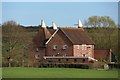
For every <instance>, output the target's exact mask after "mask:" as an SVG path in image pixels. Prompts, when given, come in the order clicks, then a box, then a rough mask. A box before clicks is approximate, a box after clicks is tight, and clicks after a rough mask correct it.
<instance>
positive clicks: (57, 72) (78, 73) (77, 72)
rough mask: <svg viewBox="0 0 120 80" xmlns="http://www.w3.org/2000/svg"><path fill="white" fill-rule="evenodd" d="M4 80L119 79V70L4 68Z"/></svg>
mask: <svg viewBox="0 0 120 80" xmlns="http://www.w3.org/2000/svg"><path fill="white" fill-rule="evenodd" d="M2 77H3V78H118V71H117V70H93V69H77V68H21V67H12V68H7V67H4V68H2Z"/></svg>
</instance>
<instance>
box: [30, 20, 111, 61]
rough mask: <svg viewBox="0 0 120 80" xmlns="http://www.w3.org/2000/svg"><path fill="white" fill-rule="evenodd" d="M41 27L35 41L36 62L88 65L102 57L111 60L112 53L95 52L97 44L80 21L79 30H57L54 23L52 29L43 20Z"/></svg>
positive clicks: (34, 57)
mask: <svg viewBox="0 0 120 80" xmlns="http://www.w3.org/2000/svg"><path fill="white" fill-rule="evenodd" d="M40 26H41V27H40V28H39V31H38V33H37V35H36V36H35V37H34V39H33V45H34V46H33V53H32V56H33V57H32V58H33V61H34V62H36V61H38V62H40V61H46V62H57V63H58V62H74V63H84V62H85V63H88V62H91V61H92V62H94V61H98V59H99V57H100V56H103V57H105V58H104V59H106V57H107V56H109V59H111V57H110V56H111V52H110V51H105V50H104V51H103V52H102V51H101V52H100V51H97V50H94V45H95V44H94V42H93V41H92V39H91V38H90V37H89V36H88V35H87V33H86V32H85V31H84V29H83V25H82V24H81V22H80V20H79V21H78V28H57V27H56V25H55V23H54V22H53V23H52V27H51V28H48V27H46V25H45V22H44V21H43V20H42V21H41V25H40ZM104 52H106V53H107V54H104ZM98 55H99V56H98ZM104 55H106V56H104ZM109 61H110V60H109Z"/></svg>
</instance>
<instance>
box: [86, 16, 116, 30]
mask: <svg viewBox="0 0 120 80" xmlns="http://www.w3.org/2000/svg"><path fill="white" fill-rule="evenodd" d="M85 26H87V27H110V28H114V27H116V24H115V22H114V20H113V19H112V18H110V17H109V16H91V17H89V18H88V19H87V20H86V21H85Z"/></svg>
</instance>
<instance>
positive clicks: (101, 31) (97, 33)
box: [2, 16, 120, 66]
mask: <svg viewBox="0 0 120 80" xmlns="http://www.w3.org/2000/svg"><path fill="white" fill-rule="evenodd" d="M84 25H85V26H87V27H86V28H85V31H86V32H87V33H88V35H89V36H90V37H91V38H92V40H93V41H94V42H95V49H112V51H113V53H114V54H115V55H116V56H117V57H119V56H120V55H119V54H120V52H119V49H118V46H119V45H118V37H119V35H118V31H119V30H120V29H119V28H118V27H117V25H116V24H115V22H114V21H113V20H112V19H111V18H110V17H108V16H92V17H89V18H88V19H87V20H86V21H85V24H84ZM38 29H39V28H38V27H24V26H21V25H19V24H17V23H16V22H15V21H7V22H5V23H3V24H2V64H3V66H29V53H30V51H31V46H32V45H31V44H32V39H33V38H34V36H35V35H36V33H37V30H38ZM118 61H120V60H118Z"/></svg>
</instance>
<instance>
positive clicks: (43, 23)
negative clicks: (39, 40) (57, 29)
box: [41, 20, 46, 28]
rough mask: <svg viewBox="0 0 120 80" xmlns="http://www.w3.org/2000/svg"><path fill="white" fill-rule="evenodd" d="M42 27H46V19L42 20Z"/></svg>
mask: <svg viewBox="0 0 120 80" xmlns="http://www.w3.org/2000/svg"><path fill="white" fill-rule="evenodd" d="M41 27H42V28H46V25H45V22H44V20H41Z"/></svg>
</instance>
